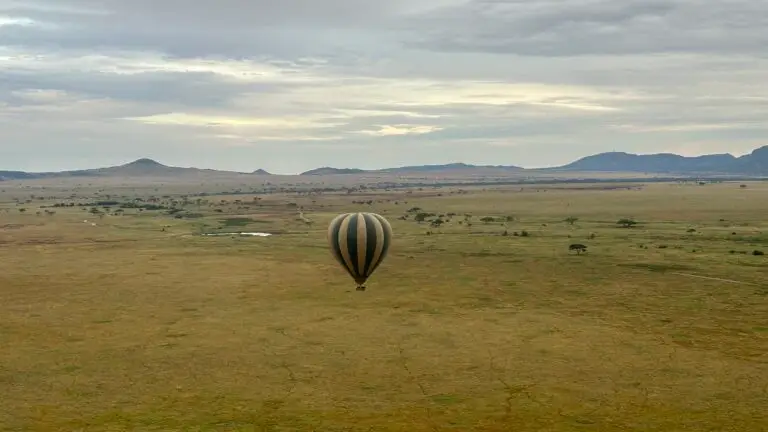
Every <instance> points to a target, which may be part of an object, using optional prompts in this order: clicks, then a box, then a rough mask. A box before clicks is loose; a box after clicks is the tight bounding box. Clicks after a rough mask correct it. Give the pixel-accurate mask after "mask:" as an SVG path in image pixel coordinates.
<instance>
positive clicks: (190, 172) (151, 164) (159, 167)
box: [0, 158, 245, 180]
mask: <svg viewBox="0 0 768 432" xmlns="http://www.w3.org/2000/svg"><path fill="white" fill-rule="evenodd" d="M227 174H230V175H245V174H244V173H239V172H235V171H219V170H212V169H202V168H181V167H173V166H168V165H163V164H161V163H160V162H157V161H155V160H152V159H147V158H142V159H137V160H135V161H133V162H129V163H127V164H124V165H118V166H112V167H105V168H94V169H86V170H74V171H58V172H37V173H30V172H23V171H0V180H26V179H41V178H58V177H185V176H210V175H227Z"/></svg>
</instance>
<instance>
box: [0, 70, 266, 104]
mask: <svg viewBox="0 0 768 432" xmlns="http://www.w3.org/2000/svg"><path fill="white" fill-rule="evenodd" d="M19 90H59V91H65V92H68V93H72V94H76V95H78V96H81V97H82V96H84V97H88V98H108V99H119V100H123V101H132V102H139V103H153V102H154V103H162V104H183V105H185V106H189V107H222V106H226V105H227V104H228V103H229V102H230V100H231V99H232V98H233V97H235V96H237V95H238V94H241V93H242V92H243V91H248V92H253V93H267V92H274V91H277V86H276V85H268V84H257V83H249V84H248V85H244V84H242V83H233V82H227V81H225V80H222V79H221V78H220V77H218V76H217V75H215V74H213V73H190V72H187V73H182V72H146V73H139V74H133V75H118V74H112V73H106V72H101V73H99V72H81V73H78V72H61V71H56V72H54V73H51V72H29V71H26V72H25V71H14V70H0V100H2V99H3V98H4V96H3V95H6V96H7V97H8V98H10V97H11V96H12V94H13V92H15V91H19ZM16 102H17V103H22V101H20V100H18V99H16Z"/></svg>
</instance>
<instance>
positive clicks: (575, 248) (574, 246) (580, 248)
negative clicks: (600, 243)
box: [568, 243, 587, 255]
mask: <svg viewBox="0 0 768 432" xmlns="http://www.w3.org/2000/svg"><path fill="white" fill-rule="evenodd" d="M568 250H569V251H576V255H579V254H581V253H582V252H586V251H587V246H585V245H583V244H580V243H574V244H572V245H570V246H568Z"/></svg>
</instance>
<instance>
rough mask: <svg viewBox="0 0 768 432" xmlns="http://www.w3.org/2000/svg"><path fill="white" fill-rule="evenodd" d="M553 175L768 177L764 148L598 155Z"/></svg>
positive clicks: (573, 163)
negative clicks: (613, 173)
mask: <svg viewBox="0 0 768 432" xmlns="http://www.w3.org/2000/svg"><path fill="white" fill-rule="evenodd" d="M550 170H557V171H617V172H646V173H677V174H696V173H721V174H750V175H752V174H768V146H764V147H761V148H758V149H756V150H754V151H753V152H752V153H750V154H748V155H744V156H741V157H738V158H737V157H735V156H733V155H731V154H713V155H704V156H693V157H687V156H680V155H676V154H671V153H657V154H649V155H637V154H631V153H623V152H610V153H600V154H596V155H593V156H587V157H584V158H581V159H579V160H577V161H575V162H572V163H570V164H568V165H564V166H561V167H557V168H550Z"/></svg>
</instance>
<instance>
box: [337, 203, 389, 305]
mask: <svg viewBox="0 0 768 432" xmlns="http://www.w3.org/2000/svg"><path fill="white" fill-rule="evenodd" d="M328 242H329V243H330V246H331V252H332V253H333V256H334V258H336V261H338V262H339V264H341V266H342V267H344V269H345V270H346V271H347V273H349V275H350V276H352V279H354V281H355V282H356V283H357V290H358V291H365V282H366V281H367V280H368V278H369V277H370V276H371V275H372V274H373V272H374V271H375V270H376V268H378V267H379V264H381V262H382V261H383V260H384V258H385V257H386V256H387V251H388V250H389V245H390V243H391V242H392V227H391V226H390V225H389V222H388V221H387V220H386V219H384V217H383V216H381V215H378V214H376V213H344V214H340V215H338V216H336V217H335V218H334V219H333V220H332V221H331V223H330V225H329V226H328Z"/></svg>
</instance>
